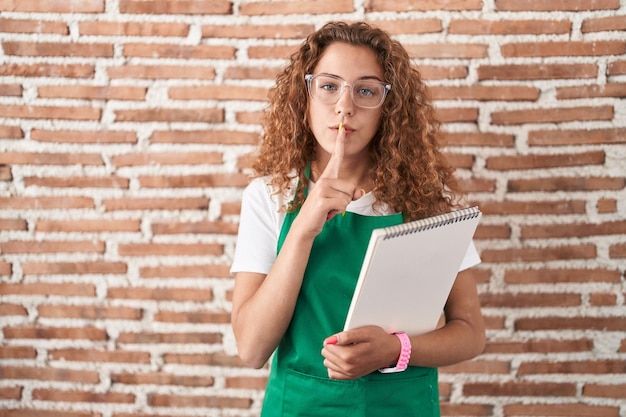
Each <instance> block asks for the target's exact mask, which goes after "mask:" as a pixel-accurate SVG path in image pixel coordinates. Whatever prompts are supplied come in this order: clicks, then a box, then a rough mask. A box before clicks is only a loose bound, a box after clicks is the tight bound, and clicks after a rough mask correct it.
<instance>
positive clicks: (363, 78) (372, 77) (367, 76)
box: [318, 72, 385, 83]
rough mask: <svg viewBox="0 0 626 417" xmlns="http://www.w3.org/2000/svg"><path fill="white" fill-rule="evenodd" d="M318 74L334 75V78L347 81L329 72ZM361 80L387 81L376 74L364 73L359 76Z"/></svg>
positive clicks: (358, 79)
mask: <svg viewBox="0 0 626 417" xmlns="http://www.w3.org/2000/svg"><path fill="white" fill-rule="evenodd" d="M318 75H327V76H330V77H334V78H339V79H340V80H344V81H345V79H344V78H343V77H340V76H339V75H337V74H331V73H329V72H320V73H319V74H318ZM360 80H374V81H379V82H381V83H384V82H385V81H384V80H381V79H380V78H378V76H376V75H364V76H363V77H359V78H357V81H360Z"/></svg>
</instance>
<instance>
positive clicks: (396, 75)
mask: <svg viewBox="0 0 626 417" xmlns="http://www.w3.org/2000/svg"><path fill="white" fill-rule="evenodd" d="M334 42H344V43H347V44H350V45H355V46H364V47H367V48H369V49H371V50H372V51H374V53H375V54H376V56H377V57H378V61H379V62H380V64H381V66H382V68H383V71H384V76H385V78H384V79H385V82H387V83H390V84H391V86H392V87H391V91H390V92H389V94H388V96H387V98H386V100H385V102H384V104H383V110H382V117H381V123H380V126H379V127H378V131H377V132H376V134H375V136H374V138H373V140H372V141H371V142H370V145H369V151H370V154H371V160H372V164H373V166H372V169H371V170H370V172H371V175H372V181H373V184H374V187H375V188H374V191H373V193H374V196H375V197H376V200H377V202H378V204H380V203H382V202H384V203H386V204H387V205H389V207H390V208H392V209H393V210H394V211H395V212H398V213H403V216H404V218H405V221H410V220H415V219H419V218H424V217H428V216H432V215H435V214H440V213H444V212H448V211H450V210H451V209H453V208H454V207H455V206H457V203H456V195H458V194H459V190H458V186H457V183H456V181H455V179H454V175H453V173H454V170H453V168H451V167H450V165H449V164H448V162H447V160H446V159H445V157H444V156H443V154H442V153H441V150H440V147H441V144H440V140H441V139H440V136H441V134H440V123H439V121H438V120H437V119H436V118H435V115H434V110H433V105H432V102H431V98H430V94H429V91H428V88H427V86H426V84H425V83H424V81H423V80H422V77H421V75H420V73H419V71H418V70H417V68H415V67H414V66H413V65H412V64H411V60H410V57H409V55H408V53H407V52H406V50H405V49H404V47H403V46H402V45H401V44H400V43H399V42H397V41H395V40H393V39H391V37H390V36H389V35H388V34H387V33H386V32H384V31H383V30H380V29H378V28H375V27H373V26H371V25H369V24H367V23H364V22H356V23H351V24H348V23H345V22H330V23H327V24H326V25H324V26H323V27H322V28H321V29H319V30H317V31H316V32H314V33H312V34H310V35H309V36H308V37H307V39H306V40H305V41H304V42H303V43H302V45H301V46H300V49H299V50H298V51H297V52H295V53H294V54H293V55H292V56H291V61H290V63H289V65H288V66H287V67H285V68H284V69H283V71H282V72H281V73H279V74H278V76H277V78H276V84H275V86H274V87H273V88H272V90H271V91H270V107H269V109H268V111H267V113H266V115H265V119H264V133H263V135H262V141H261V145H260V148H259V153H258V155H257V158H256V160H255V162H254V164H253V169H254V170H255V172H256V175H257V176H270V177H271V181H270V182H271V184H272V186H274V187H276V189H277V190H278V192H283V193H284V192H285V191H286V190H287V189H289V187H290V185H291V181H292V179H293V175H294V172H295V173H296V175H297V176H298V177H299V179H300V181H299V186H298V188H297V190H296V196H295V199H294V200H293V202H292V204H291V205H290V206H289V207H285V209H286V210H295V209H297V208H298V207H299V206H300V205H301V204H302V202H303V201H304V198H305V197H304V188H305V184H308V181H307V179H306V177H305V168H306V166H307V165H308V164H309V163H310V162H312V161H313V160H314V159H315V143H316V141H315V137H314V136H313V133H312V131H311V128H310V126H309V120H308V117H307V115H308V105H309V98H308V93H307V89H306V84H305V80H304V76H305V74H307V73H310V72H312V71H313V69H314V68H315V66H316V65H317V63H318V61H319V59H320V57H321V55H322V53H323V52H324V50H325V49H326V48H327V47H328V46H329V45H330V44H332V43H334Z"/></svg>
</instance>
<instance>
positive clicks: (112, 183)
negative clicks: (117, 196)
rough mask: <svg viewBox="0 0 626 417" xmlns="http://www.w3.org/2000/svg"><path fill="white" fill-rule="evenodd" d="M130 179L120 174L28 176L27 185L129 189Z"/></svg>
mask: <svg viewBox="0 0 626 417" xmlns="http://www.w3.org/2000/svg"><path fill="white" fill-rule="evenodd" d="M129 184H130V180H129V179H128V178H120V177H118V176H114V175H112V176H107V177H46V178H40V177H26V178H24V186H25V187H41V188H112V189H128V188H129Z"/></svg>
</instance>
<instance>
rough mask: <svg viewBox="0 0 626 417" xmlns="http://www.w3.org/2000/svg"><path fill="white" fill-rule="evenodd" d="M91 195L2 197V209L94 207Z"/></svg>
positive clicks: (0, 201)
mask: <svg viewBox="0 0 626 417" xmlns="http://www.w3.org/2000/svg"><path fill="white" fill-rule="evenodd" d="M93 207H94V202H93V199H91V198H89V197H10V198H4V197H0V209H22V210H48V209H80V208H93Z"/></svg>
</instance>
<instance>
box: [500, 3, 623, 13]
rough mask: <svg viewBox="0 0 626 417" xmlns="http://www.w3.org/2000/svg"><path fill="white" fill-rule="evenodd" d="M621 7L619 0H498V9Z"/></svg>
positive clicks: (565, 9)
mask: <svg viewBox="0 0 626 417" xmlns="http://www.w3.org/2000/svg"><path fill="white" fill-rule="evenodd" d="M618 8H619V0H496V10H498V11H516V12H521V11H531V12H553V11H559V10H561V11H572V12H577V11H582V10H612V9H618Z"/></svg>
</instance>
